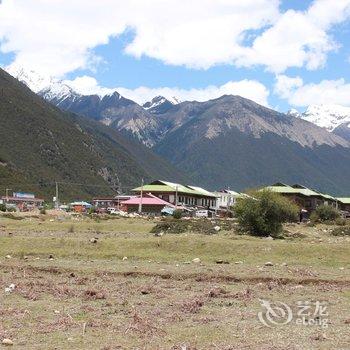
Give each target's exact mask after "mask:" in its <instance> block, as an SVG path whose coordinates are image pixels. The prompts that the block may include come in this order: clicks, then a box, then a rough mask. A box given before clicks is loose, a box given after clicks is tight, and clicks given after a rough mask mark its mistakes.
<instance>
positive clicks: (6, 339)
mask: <svg viewBox="0 0 350 350" xmlns="http://www.w3.org/2000/svg"><path fill="white" fill-rule="evenodd" d="M2 345H9V346H11V345H13V341H12V340H11V339H9V338H5V339H3V340H2Z"/></svg>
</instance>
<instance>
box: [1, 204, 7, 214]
mask: <svg viewBox="0 0 350 350" xmlns="http://www.w3.org/2000/svg"><path fill="white" fill-rule="evenodd" d="M0 211H4V212H5V211H6V205H5V204H0Z"/></svg>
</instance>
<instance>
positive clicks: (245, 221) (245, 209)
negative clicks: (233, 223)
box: [234, 190, 299, 237]
mask: <svg viewBox="0 0 350 350" xmlns="http://www.w3.org/2000/svg"><path fill="white" fill-rule="evenodd" d="M251 196H252V197H250V198H249V197H247V198H240V199H238V201H237V203H236V205H235V207H234V212H235V216H236V217H237V220H238V223H239V225H240V228H241V229H243V230H244V231H246V232H248V233H250V234H252V235H255V236H262V237H267V236H274V237H276V236H278V235H279V234H280V233H281V232H282V228H283V226H282V224H283V223H284V222H292V221H297V220H298V214H299V208H298V206H297V205H295V204H294V203H293V202H291V201H290V200H288V199H286V198H284V197H282V196H281V195H280V194H278V193H275V192H272V191H269V190H262V191H255V192H253V193H252V194H251Z"/></svg>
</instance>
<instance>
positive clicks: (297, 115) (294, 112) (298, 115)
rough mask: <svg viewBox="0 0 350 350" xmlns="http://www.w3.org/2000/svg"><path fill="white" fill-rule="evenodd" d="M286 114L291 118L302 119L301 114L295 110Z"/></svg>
mask: <svg viewBox="0 0 350 350" xmlns="http://www.w3.org/2000/svg"><path fill="white" fill-rule="evenodd" d="M287 114H288V115H290V116H291V117H296V118H301V117H302V114H301V113H300V112H299V111H297V110H296V109H295V108H292V109H290V110H289V111H288V112H287Z"/></svg>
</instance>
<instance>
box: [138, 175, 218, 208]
mask: <svg viewBox="0 0 350 350" xmlns="http://www.w3.org/2000/svg"><path fill="white" fill-rule="evenodd" d="M132 191H133V192H134V193H137V194H138V195H140V194H141V192H143V193H151V194H152V195H154V196H156V197H158V198H160V199H162V200H164V201H166V202H168V203H170V204H172V205H175V206H189V207H202V208H215V206H216V195H215V194H214V193H212V192H209V191H207V190H205V189H204V188H201V187H197V186H190V185H186V186H185V185H181V184H177V183H172V182H168V181H161V180H157V181H153V182H151V183H150V184H147V185H144V186H142V187H137V188H134V189H133V190H132Z"/></svg>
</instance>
